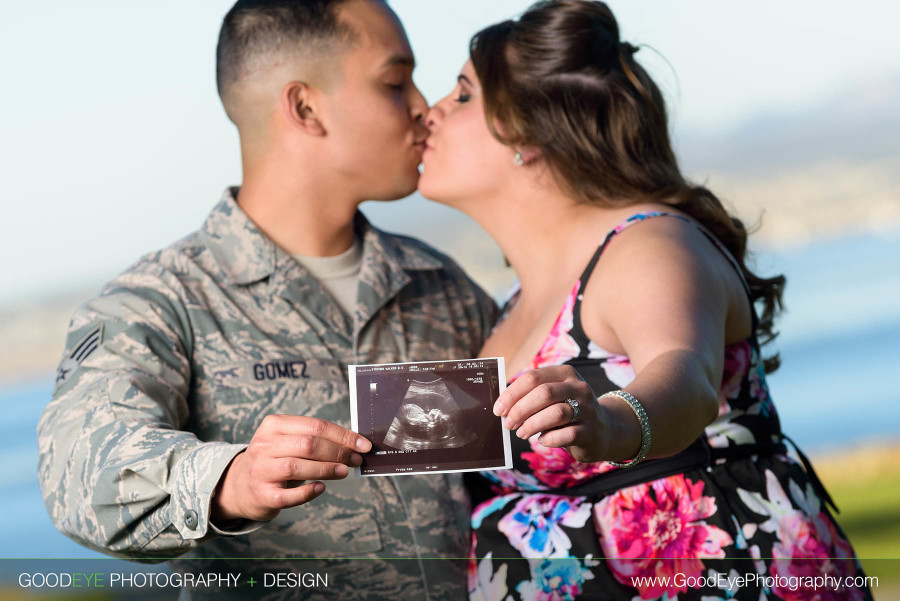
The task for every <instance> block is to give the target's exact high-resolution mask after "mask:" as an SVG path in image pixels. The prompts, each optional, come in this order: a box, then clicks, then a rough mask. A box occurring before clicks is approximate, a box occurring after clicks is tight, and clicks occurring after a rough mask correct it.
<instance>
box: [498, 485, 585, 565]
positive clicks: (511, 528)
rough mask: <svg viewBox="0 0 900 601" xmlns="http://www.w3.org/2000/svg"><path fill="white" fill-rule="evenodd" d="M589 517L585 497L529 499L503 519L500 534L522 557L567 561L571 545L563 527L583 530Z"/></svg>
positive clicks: (523, 499)
mask: <svg viewBox="0 0 900 601" xmlns="http://www.w3.org/2000/svg"><path fill="white" fill-rule="evenodd" d="M590 515H591V504H590V503H585V502H584V497H563V496H557V495H528V496H525V497H523V498H522V499H521V500H520V501H519V502H518V503H516V507H515V509H513V511H511V512H509V513H508V514H506V515H505V516H503V518H501V519H500V524H499V530H500V532H502V533H503V534H504V535H506V538H507V539H509V543H510V544H511V545H512V546H513V547H514V548H515V549H517V550H518V551H519V553H521V554H522V557H530V558H544V557H566V556H567V555H568V551H569V549H571V548H572V541H571V540H569V537H568V535H566V533H565V532H564V531H563V530H562V528H561V527H560V526H566V527H568V528H581V527H582V526H584V524H585V522H587V519H588V517H590Z"/></svg>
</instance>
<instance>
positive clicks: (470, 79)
mask: <svg viewBox="0 0 900 601" xmlns="http://www.w3.org/2000/svg"><path fill="white" fill-rule="evenodd" d="M425 122H426V124H427V126H428V129H429V130H430V132H431V133H430V135H429V136H428V139H427V140H426V141H425V144H426V146H425V152H424V154H423V155H422V175H421V176H420V177H419V192H420V193H421V194H422V195H423V196H425V197H426V198H430V199H432V200H436V201H438V202H442V203H445V204H449V205H452V206H456V207H458V208H461V209H463V210H465V207H466V205H467V204H468V202H469V201H471V200H479V199H485V198H488V197H491V196H493V195H496V193H497V192H498V191H500V190H502V188H503V185H504V184H505V182H507V181H508V179H509V177H510V176H512V175H515V173H514V171H513V170H514V169H516V166H515V165H514V163H513V155H515V150H514V149H512V148H510V147H509V146H505V145H504V144H501V143H500V142H499V141H498V140H497V139H496V138H494V136H492V135H491V132H490V131H489V130H488V127H487V122H486V121H485V117H484V103H483V100H482V96H481V86H480V85H479V83H478V78H477V77H476V75H475V69H474V68H473V67H472V61H468V62H466V64H465V66H464V67H463V69H462V72H461V73H460V75H459V78H458V80H457V84H456V87H455V88H454V89H453V91H452V92H451V93H450V94H448V95H447V96H445V97H444V98H442V99H441V100H440V101H439V102H438V103H437V104H435V105H434V106H433V107H431V109H430V110H429V111H428V114H427V115H426V117H425Z"/></svg>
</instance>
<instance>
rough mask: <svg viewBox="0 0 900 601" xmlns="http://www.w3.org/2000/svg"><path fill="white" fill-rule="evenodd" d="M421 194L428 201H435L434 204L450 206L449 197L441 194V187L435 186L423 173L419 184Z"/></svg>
mask: <svg viewBox="0 0 900 601" xmlns="http://www.w3.org/2000/svg"><path fill="white" fill-rule="evenodd" d="M418 190H419V194H421V195H422V196H423V197H425V198H427V199H428V200H433V201H434V202H439V203H441V204H450V203H449V202H447V196H446V195H445V194H441V189H440V186H436V185H434V182H432V180H431V178H429V177H428V175H426V174H425V172H423V173H422V174H421V175H419V184H418Z"/></svg>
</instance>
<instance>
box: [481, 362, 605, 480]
mask: <svg viewBox="0 0 900 601" xmlns="http://www.w3.org/2000/svg"><path fill="white" fill-rule="evenodd" d="M566 399H572V400H574V401H575V402H577V403H578V409H579V414H580V415H579V417H578V420H577V421H575V422H573V421H572V418H573V416H574V410H573V408H572V407H571V406H570V405H569V403H567V402H566ZM494 414H495V415H499V416H502V417H504V420H503V425H504V427H506V428H507V429H509V430H515V431H516V436H518V437H519V438H521V439H523V440H527V439H529V438H531V436H533V435H534V434H535V433H537V432H543V434H541V436H540V438H538V442H540V443H541V444H542V445H544V446H545V447H563V448H565V449H566V450H567V451H568V452H569V453H570V454H571V455H572V457H574V458H575V459H576V460H577V461H580V462H583V463H591V462H595V461H601V460H603V459H606V458H607V452H608V443H609V440H610V436H609V433H610V430H609V420H608V419H606V418H605V409H604V407H603V406H601V405H600V404H599V403H598V402H597V399H596V397H594V393H593V392H592V391H591V387H590V386H588V385H587V383H586V382H585V381H584V380H582V379H581V377H580V376H579V375H578V372H576V371H575V369H573V368H572V367H571V366H569V365H556V366H552V367H543V368H541V369H533V370H530V371H527V372H525V373H523V374H522V375H521V376H519V377H518V378H517V379H516V381H515V382H513V383H512V384H510V385H509V387H508V388H507V389H506V390H504V391H503V392H502V393H501V394H500V397H499V398H498V399H497V402H496V403H495V404H494Z"/></svg>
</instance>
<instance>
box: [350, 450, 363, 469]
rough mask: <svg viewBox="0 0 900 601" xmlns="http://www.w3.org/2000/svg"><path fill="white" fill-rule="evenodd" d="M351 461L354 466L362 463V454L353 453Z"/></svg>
mask: <svg viewBox="0 0 900 601" xmlns="http://www.w3.org/2000/svg"><path fill="white" fill-rule="evenodd" d="M350 463H352V464H353V465H354V466H358V465H362V455H357V454H356V453H353V454H352V455H350Z"/></svg>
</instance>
